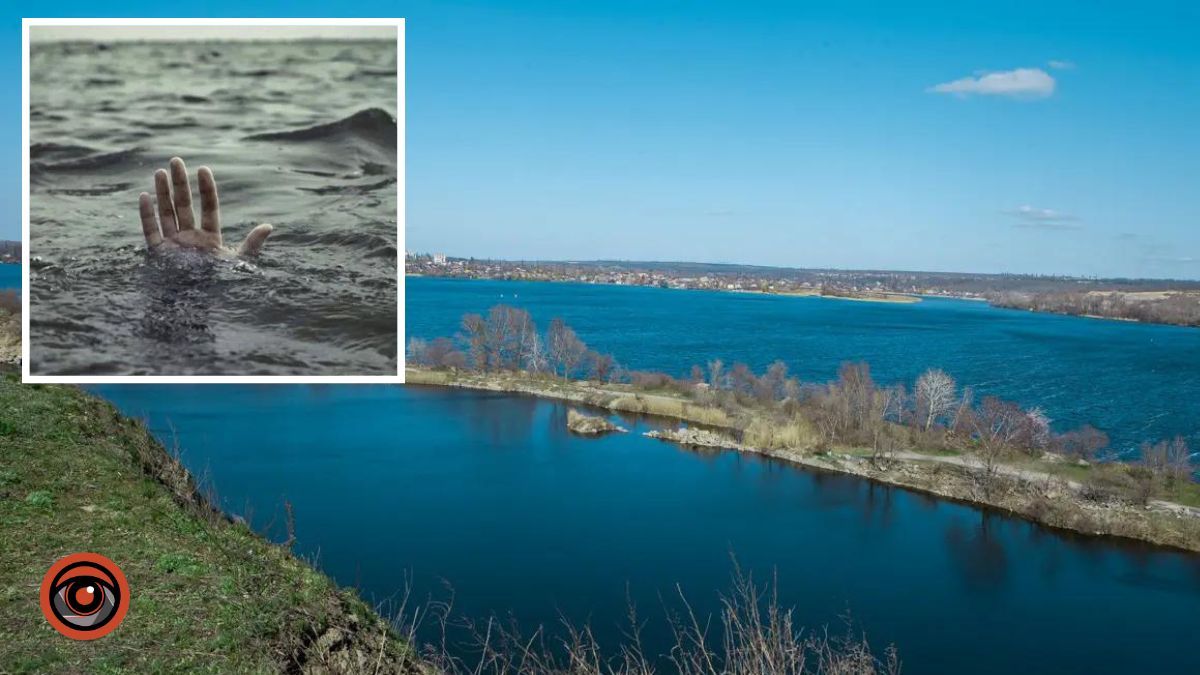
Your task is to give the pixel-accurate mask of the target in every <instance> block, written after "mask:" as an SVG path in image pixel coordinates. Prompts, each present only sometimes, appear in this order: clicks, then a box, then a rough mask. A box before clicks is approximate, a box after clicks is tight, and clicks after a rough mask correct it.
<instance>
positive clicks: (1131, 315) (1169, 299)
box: [988, 291, 1200, 326]
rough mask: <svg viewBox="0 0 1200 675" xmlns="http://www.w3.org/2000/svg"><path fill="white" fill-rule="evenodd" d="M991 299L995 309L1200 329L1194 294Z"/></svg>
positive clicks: (1054, 294) (1063, 293)
mask: <svg viewBox="0 0 1200 675" xmlns="http://www.w3.org/2000/svg"><path fill="white" fill-rule="evenodd" d="M988 300H989V301H990V302H991V304H993V305H995V306H996V307H1008V308H1010V309H1028V310H1031V311H1035V312H1049V313H1052V314H1070V315H1073V316H1102V317H1108V318H1113V319H1128V320H1131V321H1144V322H1146V323H1162V324H1171V325H1176V326H1200V295H1198V294H1195V293H1164V294H1163V295H1162V296H1161V297H1155V298H1131V297H1129V296H1128V295H1126V294H1124V293H1121V292H1116V291H1114V292H1105V293H1094V292H1084V291H1057V292H1049V293H994V294H991V295H989V296H988Z"/></svg>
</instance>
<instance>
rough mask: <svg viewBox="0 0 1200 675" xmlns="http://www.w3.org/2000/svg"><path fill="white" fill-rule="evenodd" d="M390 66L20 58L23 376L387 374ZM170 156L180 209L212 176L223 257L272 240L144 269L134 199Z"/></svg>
mask: <svg viewBox="0 0 1200 675" xmlns="http://www.w3.org/2000/svg"><path fill="white" fill-rule="evenodd" d="M396 63H397V59H396V46H395V43H393V42H345V43H339V42H262V43H180V44H170V43H146V44H121V43H118V44H114V45H107V46H99V45H93V44H79V43H76V44H50V45H44V44H35V45H33V47H32V53H31V60H30V79H31V85H30V99H31V111H30V136H31V138H30V141H31V147H30V161H31V168H30V173H31V177H30V182H31V192H32V194H31V199H30V212H31V227H30V233H31V236H32V242H31V243H30V254H31V256H33V260H34V261H35V262H34V264H33V272H32V278H31V282H30V295H31V300H30V304H31V337H32V339H31V369H32V370H33V372H35V373H38V374H47V375H49V374H93V375H94V374H143V373H150V374H172V375H174V374H191V373H203V374H232V375H240V374H313V375H342V374H394V373H395V366H396V286H397V284H396V264H397V257H396V208H397V205H396V176H397V172H396V123H395V120H394V119H393V115H394V113H395V104H396V86H397V85H396V82H397V79H396ZM174 155H178V156H181V157H183V158H184V159H185V160H186V161H187V162H188V165H189V168H190V169H191V171H192V174H193V175H192V181H193V191H195V174H194V172H195V170H196V168H198V167H199V166H201V165H208V166H210V167H212V169H213V172H214V174H215V176H216V180H217V184H218V187H219V191H220V198H221V206H222V223H223V226H224V227H223V231H224V235H225V240H226V242H227V243H231V244H233V245H234V246H236V245H237V244H238V243H240V242H241V240H242V238H244V237H245V235H246V233H247V232H249V230H250V229H251V227H252V226H253V225H254V224H257V223H272V224H273V225H274V226H275V233H274V234H273V235H272V236H271V238H270V240H269V241H268V242H267V245H266V248H265V249H264V252H263V255H262V256H261V257H260V258H258V259H257V260H256V261H254V262H253V263H252V264H250V263H241V264H238V263H232V262H216V263H213V262H196V261H187V262H184V261H178V260H172V261H169V262H163V261H161V260H156V261H148V260H147V256H146V254H145V253H144V250H143V249H144V239H143V237H142V234H141V229H140V225H139V219H138V212H137V197H138V194H139V193H140V192H143V191H149V192H151V193H153V189H152V186H153V182H152V176H153V172H154V170H155V169H157V168H161V167H165V166H166V163H167V160H168V159H169V158H170V157H172V156H174ZM194 201H196V203H197V205H198V197H194ZM197 208H198V206H197Z"/></svg>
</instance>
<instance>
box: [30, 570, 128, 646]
mask: <svg viewBox="0 0 1200 675" xmlns="http://www.w3.org/2000/svg"><path fill="white" fill-rule="evenodd" d="M39 600H40V602H41V605H42V614H45V615H46V620H47V621H49V622H50V625H51V626H54V629H55V630H57V631H58V632H60V633H62V634H63V635H66V636H67V637H69V638H71V639H74V640H95V639H96V638H100V637H104V636H105V635H108V634H109V633H111V632H112V631H113V629H114V628H116V627H117V625H118V624H120V623H121V620H122V619H124V618H125V612H127V611H129V584H128V583H126V581H125V574H124V573H122V572H121V568H120V567H117V565H116V564H115V563H114V562H113V561H111V560H109V559H108V558H105V557H104V556H102V555H98V554H96V553H75V554H72V555H69V556H67V557H65V558H62V559H60V560H59V561H58V562H56V563H54V564H53V565H51V566H50V569H49V570H48V571H47V572H46V576H44V577H42V588H41V591H40V592H39Z"/></svg>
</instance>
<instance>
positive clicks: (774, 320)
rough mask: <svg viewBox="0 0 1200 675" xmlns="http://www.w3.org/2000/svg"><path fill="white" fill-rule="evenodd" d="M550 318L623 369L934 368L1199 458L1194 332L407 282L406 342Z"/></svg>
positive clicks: (622, 290)
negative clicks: (492, 322)
mask: <svg viewBox="0 0 1200 675" xmlns="http://www.w3.org/2000/svg"><path fill="white" fill-rule="evenodd" d="M496 303H508V304H512V305H516V306H519V307H524V308H526V309H528V310H529V311H530V312H531V313H532V314H533V317H534V319H535V320H537V321H538V323H539V325H540V326H542V327H543V328H545V326H546V325H547V324H548V323H549V321H550V319H551V318H552V317H555V316H558V317H562V318H563V319H565V320H566V321H567V323H569V324H570V325H571V326H573V327H574V328H575V330H576V331H578V333H579V335H580V337H582V338H583V339H584V340H585V341H587V342H588V343H589V344H590V345H592V347H593V348H596V349H599V350H601V351H607V352H611V353H612V354H613V355H614V356H615V357H616V359H617V360H618V361H619V362H620V363H623V364H625V365H626V366H628V367H630V368H636V369H647V370H662V371H666V372H668V373H672V374H676V375H684V374H686V373H687V372H688V370H689V369H690V368H691V366H692V364H697V363H698V364H704V363H706V362H707V361H708V360H709V359H712V358H722V359H724V360H725V363H726V364H730V363H732V362H734V361H743V362H745V363H746V364H748V365H750V366H752V367H753V368H755V370H756V371H758V372H762V370H763V369H764V368H765V367H766V366H767V365H768V364H770V363H771V361H773V360H775V359H783V360H784V361H785V362H786V363H787V364H788V367H789V368H790V369H791V372H792V373H793V374H798V375H800V376H801V377H802V378H804V379H806V380H810V381H818V382H824V381H828V380H831V379H834V378H835V377H836V375H837V368H838V366H839V364H841V363H842V362H844V361H867V362H868V363H870V364H871V369H872V372H873V374H874V375H875V378H876V379H877V380H879V381H881V382H884V383H892V382H897V381H902V382H908V383H909V384H910V386H911V383H912V382H913V381H914V380H915V379H916V377H917V376H918V375H919V374H920V373H921V371H923V370H925V369H926V368H931V367H938V368H942V369H944V370H946V371H947V372H949V373H950V374H952V375H954V376H955V377H956V378H957V379H958V382H959V383H960V384H964V385H970V386H972V387H974V388H975V389H976V392H977V393H978V395H980V396H982V395H987V394H991V395H996V396H1001V397H1003V398H1006V399H1011V400H1014V401H1017V402H1019V403H1021V404H1023V405H1025V406H1041V407H1042V408H1044V409H1045V411H1046V412H1047V413H1048V414H1049V416H1050V417H1051V418H1052V419H1053V420H1054V422H1055V426H1056V428H1058V429H1060V430H1061V429H1068V428H1072V427H1076V426H1079V425H1081V424H1092V425H1094V426H1096V427H1098V428H1100V429H1103V430H1104V431H1106V432H1107V433H1108V434H1109V436H1110V437H1111V439H1112V443H1113V447H1114V448H1117V449H1119V450H1121V451H1126V452H1128V451H1130V450H1132V449H1133V448H1135V447H1136V445H1137V444H1138V443H1139V442H1141V441H1142V440H1146V439H1150V440H1158V439H1162V438H1168V437H1171V436H1174V435H1175V434H1183V435H1184V436H1187V437H1188V438H1189V439H1190V441H1191V445H1192V448H1193V450H1200V330H1197V329H1195V328H1179V327H1171V326H1151V325H1141V324H1133V323H1128V322H1120V321H1104V320H1097V319H1085V318H1078V317H1066V316H1055V315H1049V314H1032V313H1029V312H1023V311H1018V310H1008V309H995V308H992V307H989V306H987V305H986V304H984V303H979V302H968V301H960V300H945V299H927V300H924V301H923V302H920V303H917V304H886V303H868V302H854V301H847V300H832V299H828V298H795V297H791V298H789V297H772V296H766V295H750V294H736V293H720V292H704V291H675V290H665V289H657V288H642V287H624V286H593V285H584V284H556V283H530V282H505V281H462V280H448V279H430V278H412V279H409V280H408V282H407V309H406V311H407V314H406V317H407V320H406V324H405V329H406V331H407V333H408V336H409V337H412V336H416V337H426V338H430V337H437V336H442V335H453V334H454V333H455V332H456V331H458V330H459V320H460V318H461V316H462V314H464V313H466V312H486V311H487V309H488V307H490V306H491V305H494V304H496Z"/></svg>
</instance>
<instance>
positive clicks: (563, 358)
mask: <svg viewBox="0 0 1200 675" xmlns="http://www.w3.org/2000/svg"><path fill="white" fill-rule="evenodd" d="M546 342H547V343H548V345H549V349H550V361H551V363H553V364H554V367H555V372H556V373H557V374H558V375H560V376H561V377H562V378H563V379H566V378H568V377H570V376H571V375H572V374H574V373H575V371H577V370H578V369H579V366H580V364H582V363H583V359H584V356H585V355H586V354H587V345H586V344H584V342H583V340H580V339H579V336H578V335H576V334H575V330H574V329H572V328H571V327H570V326H568V325H567V324H565V323H563V320H562V319H558V318H555V319H553V320H552V321H551V322H550V330H549V332H548V333H547V335H546Z"/></svg>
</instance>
